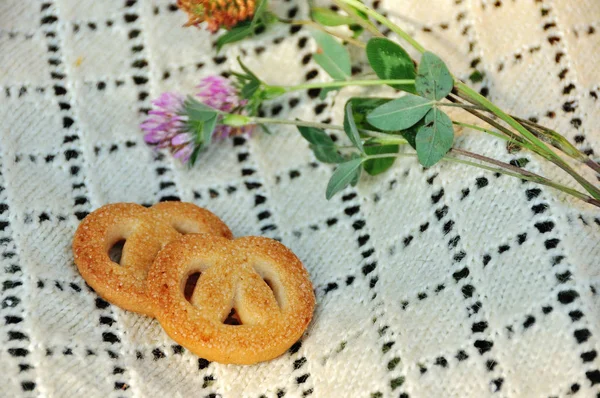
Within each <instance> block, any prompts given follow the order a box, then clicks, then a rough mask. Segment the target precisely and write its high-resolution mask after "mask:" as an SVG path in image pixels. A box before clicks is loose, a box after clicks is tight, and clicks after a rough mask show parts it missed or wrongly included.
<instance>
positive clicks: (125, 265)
mask: <svg viewBox="0 0 600 398" xmlns="http://www.w3.org/2000/svg"><path fill="white" fill-rule="evenodd" d="M178 230H179V231H181V232H186V233H187V232H188V231H189V232H195V231H199V232H208V233H216V234H219V235H221V236H224V237H226V238H230V237H231V236H232V235H231V231H229V229H228V228H227V226H226V225H225V224H224V223H223V222H222V221H220V220H219V219H218V218H217V217H216V216H215V215H213V214H212V213H210V212H208V211H207V210H204V209H201V208H198V207H197V206H195V205H193V204H189V203H181V202H165V203H161V204H158V205H156V206H153V207H152V208H150V209H147V208H145V207H143V206H140V205H137V204H134V203H115V204H109V205H106V206H103V207H101V208H99V209H97V210H96V211H94V212H93V213H91V214H90V215H88V216H87V217H86V218H85V219H84V220H83V221H82V222H81V224H80V225H79V227H78V228H77V231H76V232H75V237H74V239H73V254H74V257H75V263H76V264H77V268H78V269H79V272H80V273H81V275H82V276H83V278H84V279H85V280H86V282H87V283H88V284H89V285H90V286H91V287H92V288H93V289H94V290H95V291H96V292H97V293H98V294H99V295H100V296H101V297H103V298H104V299H106V300H108V301H110V302H111V303H114V304H116V305H118V306H119V307H121V308H123V309H126V310H130V311H134V312H138V313H141V314H145V315H148V316H153V312H154V311H153V308H152V306H153V302H152V301H151V300H150V299H149V298H148V296H147V294H146V284H145V279H146V276H147V274H148V269H149V268H150V266H151V265H152V262H153V261H154V259H155V257H156V255H157V253H158V252H159V250H160V249H162V248H163V247H164V246H165V245H166V244H167V243H169V242H171V241H173V240H175V239H177V238H179V237H180V236H181V233H180V232H178ZM123 240H124V241H125V244H124V246H123V250H122V255H121V261H120V264H117V263H115V262H113V261H112V260H111V259H110V257H109V254H108V253H109V250H110V249H111V248H112V247H113V245H115V243H117V242H119V241H123Z"/></svg>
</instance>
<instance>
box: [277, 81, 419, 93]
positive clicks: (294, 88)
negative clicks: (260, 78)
mask: <svg viewBox="0 0 600 398" xmlns="http://www.w3.org/2000/svg"><path fill="white" fill-rule="evenodd" d="M385 84H392V85H395V84H399V85H406V84H415V81H414V80H412V79H391V80H379V79H368V80H345V81H333V82H320V83H304V84H298V85H297V86H288V87H283V86H270V87H280V88H282V89H283V90H285V92H288V93H289V92H292V91H299V90H306V89H310V88H336V87H346V86H379V85H385Z"/></svg>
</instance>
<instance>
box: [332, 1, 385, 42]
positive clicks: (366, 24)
mask: <svg viewBox="0 0 600 398" xmlns="http://www.w3.org/2000/svg"><path fill="white" fill-rule="evenodd" d="M333 2H334V3H335V4H336V5H337V6H338V7H340V8H341V9H342V10H344V11H345V12H346V14H348V16H349V17H350V18H352V19H353V20H354V22H356V24H357V25H360V26H362V27H363V28H365V29H366V30H368V31H369V32H371V33H372V34H373V35H375V36H378V37H385V36H384V35H383V33H381V32H380V31H379V30H378V29H377V27H375V26H374V25H373V24H372V23H371V22H370V21H365V20H364V19H362V18H361V17H360V16H358V15H356V14H355V13H354V12H353V10H352V9H351V8H350V7H348V5H346V4H345V1H344V0H333Z"/></svg>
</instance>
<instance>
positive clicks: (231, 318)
mask: <svg viewBox="0 0 600 398" xmlns="http://www.w3.org/2000/svg"><path fill="white" fill-rule="evenodd" d="M223 323H224V324H225V325H231V326H239V325H241V324H242V320H241V319H240V316H239V315H238V313H237V311H236V310H235V308H232V309H231V311H230V312H229V315H227V318H225V320H224V321H223Z"/></svg>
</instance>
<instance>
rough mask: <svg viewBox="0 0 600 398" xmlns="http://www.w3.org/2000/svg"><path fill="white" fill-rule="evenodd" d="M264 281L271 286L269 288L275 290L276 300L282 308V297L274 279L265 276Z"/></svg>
mask: <svg viewBox="0 0 600 398" xmlns="http://www.w3.org/2000/svg"><path fill="white" fill-rule="evenodd" d="M263 281H265V283H266V284H267V286H269V289H271V291H272V292H273V296H275V301H277V305H278V306H279V308H282V302H281V297H280V296H279V294H278V293H277V292H278V290H277V289H276V288H275V285H274V283H273V281H271V280H270V279H268V278H263Z"/></svg>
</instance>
